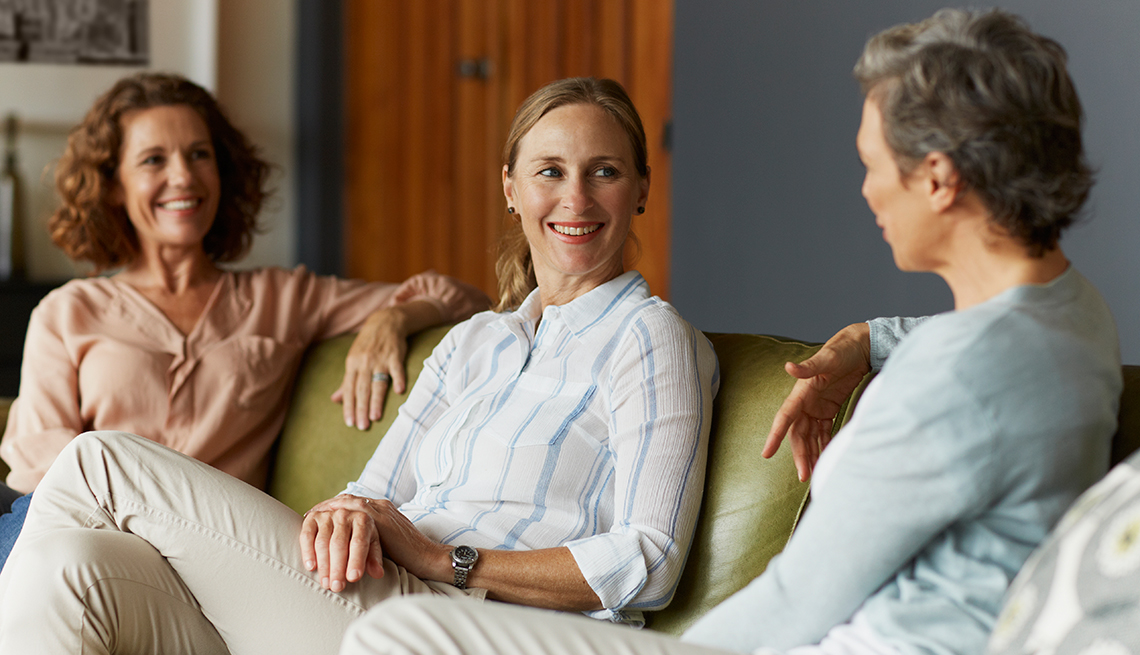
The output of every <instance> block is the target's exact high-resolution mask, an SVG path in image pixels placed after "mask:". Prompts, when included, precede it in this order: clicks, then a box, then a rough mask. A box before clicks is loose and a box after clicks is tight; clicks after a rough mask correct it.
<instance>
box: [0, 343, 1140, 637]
mask: <svg viewBox="0 0 1140 655" xmlns="http://www.w3.org/2000/svg"><path fill="white" fill-rule="evenodd" d="M446 331H447V328H443V327H441V328H434V329H430V330H425V331H424V332H421V333H419V334H417V335H416V336H415V337H414V338H413V339H412V341H411V343H410V348H409V354H408V374H409V382H413V381H414V380H415V378H416V377H417V376H418V375H419V372H420V370H421V369H422V363H423V360H424V358H425V357H427V355H428V354H430V352H431V350H432V348H433V347H434V346H435V344H436V343H438V342H439V340H440V339H441V338H442V337H443V335H444V334H445V333H446ZM708 337H709V339H710V340H711V341H712V344H713V346H714V347H715V348H716V352H717V357H718V358H719V360H720V367H721V388H720V393H719V394H718V395H717V398H716V402H715V406H714V414H713V424H712V439H711V441H710V452H709V470H708V476H707V481H706V486H705V497H704V502H703V505H702V509H701V518H700V523H699V525H698V527H697V532H696V537H695V541H694V543H693V547H692V550H691V551H690V553H689V560H688V563H687V564H686V568H685V572H684V575H683V577H682V580H681V584H680V586H679V588H678V590H677V594H676V596H675V597H674V599H673V603H672V604H671V605H670V606H669V607H668V608H666V609H665V610H662V611H660V612H655V613H653V614H652V615H651V616H650V617H649V626H650V627H651V628H653V629H656V630H661V631H664V632H669V633H680V632H681V631H683V630H684V629H685V628H686V627H688V626H689V625H690V624H691V623H692V622H693V621H694V620H695V619H696V618H697V617H699V616H700V615H701V614H703V613H704V612H706V611H708V610H709V609H710V608H712V607H713V606H714V605H716V604H717V603H719V602H720V601H721V600H723V599H724V598H726V597H728V596H729V595H730V594H732V593H733V592H734V591H736V590H737V589H739V588H740V587H742V586H744V585H745V584H747V583H748V582H749V581H750V580H752V579H753V578H754V577H756V576H757V575H759V574H760V573H761V572H762V571H763V570H764V567H765V566H767V563H768V561H769V560H770V559H771V558H772V556H773V555H775V554H776V553H778V552H779V551H780V550H781V549H782V548H783V547H784V545H785V544H786V543H787V540H788V538H789V536H790V535H791V533H792V530H793V528H794V527H795V524H796V520H797V519H798V518H799V516H800V513H801V512H802V511H803V509H804V507H805V506H806V504H807V500H808V485H807V484H805V483H801V482H799V481H798V480H797V479H796V474H795V469H794V467H793V465H792V461H791V456H790V454H789V449H788V448H782V449H781V451H780V453H779V454H777V455H776V457H774V458H772V459H771V460H765V459H763V458H761V457H760V448H761V446H762V444H763V441H764V438H765V437H766V435H767V433H768V428H769V427H770V425H771V422H772V417H773V415H774V413H775V411H776V409H777V408H778V407H779V406H780V403H781V402H782V401H783V399H784V397H785V396H786V395H787V393H788V391H789V390H790V389H791V386H792V379H791V377H790V376H788V375H787V374H786V373H785V372H784V369H783V366H784V362H786V361H800V360H803V359H805V358H807V357H808V356H810V355H811V354H812V353H813V352H815V351H816V349H817V348H818V345H815V344H810V343H805V342H801V341H795V340H792V339H784V338H779V337H771V336H763V335H748V334H709V335H708ZM351 340H352V338H351V336H344V337H339V338H336V339H331V340H329V341H326V342H324V343H321V344H319V345H317V346H316V347H314V348H313V349H312V350H311V351H310V352H309V353H308V355H307V356H306V360H305V362H304V364H303V365H302V368H301V371H300V374H299V376H298V379H297V383H296V387H295V389H294V397H293V401H292V403H291V405H290V409H289V416H288V417H287V420H286V422H285V428H284V430H283V432H282V435H281V439H280V441H279V444H278V448H277V451H276V453H275V462H274V466H273V477H272V480H271V482H270V492H271V493H272V494H273V495H274V496H276V497H277V498H278V499H280V500H281V501H282V502H284V503H285V504H286V505H288V506H290V507H292V508H293V509H294V510H296V511H297V512H304V511H305V510H306V509H308V508H309V507H311V506H312V505H314V504H315V503H317V502H319V501H321V500H323V499H325V498H328V497H329V496H332V495H335V494H336V493H339V492H340V491H341V490H342V489H344V486H345V484H346V483H347V482H349V481H350V480H354V479H355V478H356V477H357V475H359V473H360V471H361V470H362V469H363V467H364V463H365V462H366V461H367V459H368V457H369V456H370V455H371V453H372V451H373V449H374V448H375V447H376V444H377V442H378V441H379V439H380V437H381V436H383V434H384V432H385V431H386V430H387V427H388V425H389V424H390V422H391V420H392V419H393V418H394V417H395V414H396V410H397V408H398V406H399V404H400V402H402V400H403V398H402V397H400V396H395V395H394V394H393V395H391V396H390V397H389V398H388V401H387V403H386V405H385V408H384V419H383V420H382V421H380V422H379V423H377V424H375V425H373V426H372V428H371V429H370V430H368V431H367V432H360V431H358V430H355V429H353V428H348V427H345V425H344V422H343V420H342V419H341V414H340V407H339V406H338V405H334V404H333V403H331V402H330V401H329V399H328V398H329V394H331V393H332V391H333V390H334V389H336V387H337V386H338V385H339V383H340V379H341V374H342V370H343V368H342V367H343V362H344V356H345V354H346V353H347V351H348V346H349V344H350V343H351ZM1124 376H1125V390H1124V398H1123V399H1122V402H1121V428H1120V432H1119V433H1118V434H1117V436H1116V439H1115V441H1114V444H1113V463H1115V462H1117V461H1120V460H1121V459H1123V458H1124V457H1125V456H1126V455H1128V454H1129V453H1131V452H1132V451H1134V450H1136V449H1137V447H1138V446H1140V366H1125V367H1124ZM860 391H861V389H860V390H857V391H856V393H855V394H854V395H853V400H857V398H858V395H859V393H860ZM853 408H854V402H853V401H851V400H849V401H848V403H847V405H846V406H844V407H843V408H842V410H841V416H842V417H843V421H844V422H845V421H846V419H847V418H848V417H849V416H850V414H851V411H852V410H853ZM6 413H7V405H6V403H5V402H4V401H0V424H2V422H3V420H4V419H5V418H6ZM841 423H842V422H840V424H841Z"/></svg>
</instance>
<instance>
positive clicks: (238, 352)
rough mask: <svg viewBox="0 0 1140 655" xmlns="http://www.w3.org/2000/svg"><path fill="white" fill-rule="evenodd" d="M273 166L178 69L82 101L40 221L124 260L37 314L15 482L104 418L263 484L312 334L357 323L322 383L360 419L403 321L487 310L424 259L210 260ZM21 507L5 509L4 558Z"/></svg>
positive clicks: (73, 242)
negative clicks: (393, 265)
mask: <svg viewBox="0 0 1140 655" xmlns="http://www.w3.org/2000/svg"><path fill="white" fill-rule="evenodd" d="M268 174H269V166H268V165H267V164H266V163H265V162H263V161H262V160H261V159H260V158H259V157H258V156H257V152H256V150H255V148H254V147H253V146H252V145H251V144H250V143H249V141H248V140H247V139H246V137H245V136H244V135H243V134H242V133H241V132H239V131H238V130H237V129H235V128H234V127H233V125H232V124H230V122H229V121H228V120H227V119H226V117H225V115H224V114H223V113H222V110H221V109H220V107H219V106H218V104H217V102H216V101H215V100H214V98H213V97H212V96H211V95H210V94H209V93H208V92H207V91H206V90H204V89H202V88H201V87H199V86H198V85H196V84H194V83H192V82H190V81H188V80H185V79H183V78H181V77H178V76H174V75H166V74H155V73H143V74H139V75H136V76H133V77H129V78H126V79H123V80H121V81H119V82H118V83H117V84H115V85H114V87H112V88H111V89H110V90H109V91H108V92H107V93H106V94H104V95H103V96H102V97H101V98H99V99H98V100H97V101H96V102H95V104H94V106H93V107H92V108H91V110H90V111H89V112H88V114H87V116H86V117H85V118H84V120H83V122H82V123H81V124H80V125H79V126H77V127H76V128H75V129H74V130H73V131H72V133H71V135H70V137H69V139H68V145H67V149H66V151H65V152H64V155H63V157H62V159H61V160H60V162H59V165H58V167H57V169H56V187H57V191H58V192H59V196H60V199H61V204H60V207H59V209H58V210H57V211H56V212H55V214H54V215H53V217H52V219H51V221H50V226H51V230H52V238H53V239H54V241H55V243H56V244H57V245H58V246H59V247H61V248H62V249H63V251H64V252H65V253H66V254H67V255H68V256H69V257H71V258H72V259H73V260H76V261H86V262H89V263H90V264H92V265H93V266H94V268H95V269H96V270H97V271H102V270H107V269H116V268H118V269H120V270H119V271H118V272H117V273H116V274H115V275H113V276H111V277H92V278H87V279H83V280H75V281H72V282H69V283H68V284H66V285H64V286H63V287H61V288H59V289H57V290H55V291H53V292H52V293H50V294H49V295H48V296H47V297H46V298H45V299H44V300H43V302H41V303H40V305H39V306H38V307H37V308H36V309H35V311H34V312H33V313H32V317H31V321H30V324H29V326H28V333H27V334H28V336H27V342H26V344H25V346H24V360H23V366H22V371H21V381H20V390H19V398H18V399H17V400H16V402H15V403H14V404H13V406H12V410H11V415H10V417H9V419H8V423H7V429H6V431H5V432H4V438H3V441H2V442H0V455H2V456H3V459H4V461H5V462H6V463H7V464H8V465H9V466H10V467H11V473H10V475H9V476H8V480H7V482H8V485H10V488H11V489H16V490H19V492H30V491H32V490H33V489H34V488H35V487H36V485H37V484H38V482H39V480H40V478H41V477H42V476H43V474H44V473H45V472H46V471H47V469H48V467H49V466H50V465H51V463H52V462H53V461H54V459H55V457H56V456H57V455H58V454H59V452H60V451H61V450H62V449H63V448H64V447H65V446H66V445H67V444H68V443H70V441H71V440H72V439H73V438H75V436H76V435H78V434H79V433H81V432H84V431H87V430H93V429H112V428H113V429H120V430H127V431H130V432H134V433H138V434H141V435H145V436H146V437H147V438H150V439H154V440H155V441H158V442H159V443H163V444H165V445H168V446H170V447H172V448H176V449H178V450H180V451H182V452H184V453H186V454H188V455H190V456H192V457H195V458H197V459H200V460H202V461H204V462H206V463H208V464H211V465H212V466H215V467H217V468H218V469H220V470H222V471H225V472H227V473H229V474H231V475H233V476H235V477H237V478H239V479H241V480H244V481H246V482H248V483H250V484H252V485H255V486H264V484H265V482H266V473H267V471H268V460H269V452H270V448H271V446H272V445H273V442H274V440H275V439H276V437H277V435H278V433H279V432H280V430H281V425H282V423H283V422H284V418H285V409H286V403H287V401H288V398H289V394H290V391H291V389H292V384H293V376H294V374H295V372H296V371H297V368H298V366H299V364H300V360H301V356H302V354H303V353H304V351H305V348H306V347H307V346H308V345H309V344H310V343H313V342H314V341H317V340H320V339H324V338H328V337H331V336H334V335H337V334H341V333H344V332H350V331H355V330H359V331H360V335H359V336H358V338H357V340H356V341H355V342H354V344H353V349H352V352H351V353H350V355H349V358H348V362H347V365H346V373H345V378H344V383H343V384H342V386H341V388H340V389H339V390H338V391H337V393H336V394H335V395H336V399H337V400H342V401H343V403H344V412H345V421H346V423H349V424H351V425H357V426H359V427H360V428H362V429H363V428H364V427H366V426H367V424H368V422H369V420H370V419H376V418H378V417H379V413H380V409H381V407H382V402H383V397H384V394H385V392H386V391H387V387H388V385H389V382H390V381H394V383H395V387H396V390H397V391H400V392H402V391H403V383H404V369H403V353H404V351H405V349H406V341H405V337H406V336H407V335H408V334H410V333H412V332H414V331H416V330H418V329H420V328H422V327H425V326H427V325H432V324H435V323H439V322H445V321H457V320H461V319H464V318H467V317H469V316H471V315H472V314H474V313H475V312H477V311H480V310H482V309H485V308H486V307H487V305H488V300H487V298H486V296H485V295H484V294H483V293H482V292H480V291H479V290H477V289H475V288H474V287H471V286H470V285H467V284H464V283H461V282H459V281H458V280H454V279H452V278H448V277H445V276H442V275H438V274H436V273H433V272H429V273H424V274H420V275H416V276H413V277H411V278H409V279H408V280H406V281H405V282H404V283H403V284H400V285H395V284H385V283H365V282H360V281H352V280H343V279H337V278H333V277H321V276H317V275H314V274H312V273H310V272H308V271H306V270H305V269H304V268H301V267H299V268H297V269H295V270H292V271H288V270H282V269H276V268H266V269H256V270H248V271H240V272H239V271H231V270H227V269H224V268H222V264H223V263H225V262H231V261H235V260H237V259H239V258H241V257H242V256H243V255H244V254H245V253H246V252H247V250H248V249H249V247H250V245H251V243H252V239H253V236H254V233H255V232H256V231H257V229H258V224H257V215H258V212H259V210H260V208H261V205H262V201H263V199H264V198H265V197H266V195H267V193H268V191H267V189H266V183H267V178H268ZM0 488H2V489H0V491H3V492H4V493H0V495H8V496H11V495H15V494H13V493H12V492H11V489H10V488H9V487H5V486H4V485H0ZM26 504H27V499H26V498H25V499H23V500H18V501H16V511H15V512H13V513H12V514H4V515H3V516H0V565H2V563H3V559H4V558H5V557H6V556H7V553H8V550H9V549H10V548H11V544H12V542H13V541H14V540H15V535H16V534H18V532H19V528H20V525H21V521H22V516H23V511H24V510H25V509H26ZM0 509H3V511H7V510H6V508H0Z"/></svg>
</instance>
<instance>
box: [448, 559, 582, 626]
mask: <svg viewBox="0 0 1140 655" xmlns="http://www.w3.org/2000/svg"><path fill="white" fill-rule="evenodd" d="M468 584H470V585H471V586H473V587H480V588H483V589H486V590H487V597H488V598H492V599H494V600H501V601H505V602H508V603H517V604H519V605H531V606H533V607H542V608H545V609H553V610H563V611H574V612H584V611H588V610H598V609H602V602H601V601H600V600H599V599H598V595H597V594H595V593H594V590H593V589H591V588H590V585H589V583H587V582H586V578H584V577H583V576H582V572H581V570H579V568H578V564H577V562H575V561H574V556H573V555H571V554H570V549H568V548H546V549H543V550H533V551H515V552H511V551H502V550H484V551H481V552H480V554H479V564H478V565H477V566H476V567H475V569H474V570H473V571H472V575H471V578H470V579H469V581H468Z"/></svg>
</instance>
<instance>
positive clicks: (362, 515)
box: [300, 494, 449, 592]
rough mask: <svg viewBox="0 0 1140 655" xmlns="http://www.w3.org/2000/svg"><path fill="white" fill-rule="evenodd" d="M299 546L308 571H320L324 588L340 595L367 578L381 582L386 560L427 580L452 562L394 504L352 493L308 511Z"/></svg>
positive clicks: (444, 549)
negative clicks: (444, 565) (378, 579)
mask: <svg viewBox="0 0 1140 655" xmlns="http://www.w3.org/2000/svg"><path fill="white" fill-rule="evenodd" d="M300 542H301V557H302V559H303V561H304V563H305V568H306V569H307V570H309V571H318V572H319V575H320V579H321V586H322V587H324V588H325V589H330V590H332V591H336V592H339V591H343V590H344V588H345V586H346V585H347V584H348V583H349V582H356V581H358V580H360V579H361V578H362V577H364V574H365V573H367V574H368V575H370V576H372V577H373V578H381V577H383V576H384V564H383V561H382V558H383V557H385V556H387V557H388V558H389V559H391V560H392V561H393V562H395V563H397V564H399V565H401V566H403V567H404V568H405V569H407V570H408V572H409V573H412V574H413V575H415V576H417V577H419V578H421V579H425V580H427V579H435V578H433V577H432V573H433V572H434V571H435V569H438V568H439V566H440V563H441V562H445V561H449V560H448V552H449V549H448V548H447V547H446V546H443V545H441V544H437V543H435V542H433V541H432V540H431V539H428V538H427V537H426V536H425V535H424V534H423V533H422V532H420V531H419V530H417V529H416V527H415V526H414V525H413V524H412V522H411V521H409V520H408V518H407V517H405V516H404V515H403V514H401V513H400V511H399V510H398V509H396V506H395V505H393V504H392V502H391V501H388V500H385V499H379V500H377V499H372V498H364V497H361V496H353V495H351V494H341V495H339V496H336V497H335V498H330V499H328V500H325V501H323V502H320V503H317V504H316V505H315V506H313V508H312V509H310V510H309V511H308V512H305V517H304V521H303V522H302V524H301V535H300ZM437 577H438V576H437Z"/></svg>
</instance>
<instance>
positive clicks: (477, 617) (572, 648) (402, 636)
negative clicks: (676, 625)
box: [340, 596, 899, 655]
mask: <svg viewBox="0 0 1140 655" xmlns="http://www.w3.org/2000/svg"><path fill="white" fill-rule="evenodd" d="M728 652H729V651H724V650H720V649H717V648H710V647H708V646H699V645H696V644H690V643H686V642H682V641H680V640H679V639H677V638H675V637H670V636H668V635H664V634H661V633H659V632H653V631H652V630H636V629H633V628H630V627H626V626H622V625H617V624H613V623H604V622H602V621H598V620H596V619H588V618H585V617H584V616H581V615H573V614H560V613H557V612H549V611H544V610H536V609H533V608H529V607H519V606H517V605H505V604H503V603H486V604H477V603H452V602H447V601H442V602H441V601H440V600H438V599H434V598H429V597H426V596H420V597H414V598H395V599H392V600H389V601H386V602H384V603H382V604H380V605H378V606H377V607H375V608H373V609H372V610H371V611H369V612H368V613H367V614H365V615H364V618H362V619H360V620H358V621H356V622H355V623H353V624H352V625H351V626H350V627H349V629H348V632H347V634H345V636H344V643H343V644H342V645H341V650H340V655H405V654H408V655H410V654H412V653H416V654H418V655H428V654H431V653H447V655H534V654H536V653H542V654H544V655H589V654H592V653H607V654H613V655H725V654H726V653H728ZM756 652H757V653H758V654H760V653H763V654H764V655H780V654H779V653H778V652H777V651H773V650H769V649H760V650H758V651H756ZM786 655H899V654H898V651H897V650H896V649H894V648H893V647H892V646H890V645H889V644H886V643H885V642H883V641H882V640H881V639H880V638H879V637H878V635H877V634H875V633H874V631H873V630H872V629H871V628H870V626H868V625H867V624H866V623H865V622H864V621H863V620H861V617H860V615H856V617H855V620H854V621H852V622H851V623H844V624H842V625H838V626H836V627H834V628H832V629H831V631H830V632H828V634H827V636H826V637H824V639H823V641H822V642H820V643H819V644H818V645H813V646H799V647H796V648H792V649H791V650H789V651H787V654H786Z"/></svg>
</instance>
